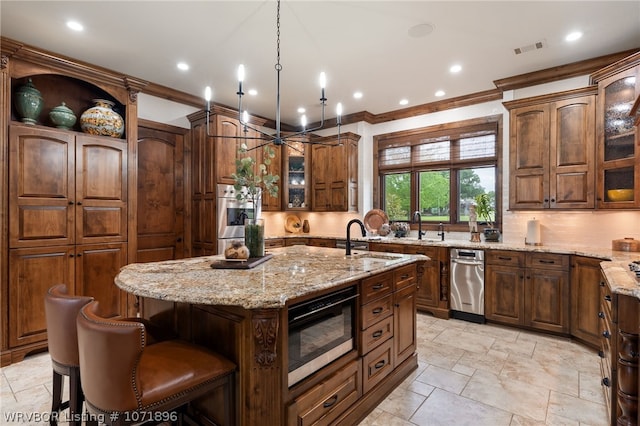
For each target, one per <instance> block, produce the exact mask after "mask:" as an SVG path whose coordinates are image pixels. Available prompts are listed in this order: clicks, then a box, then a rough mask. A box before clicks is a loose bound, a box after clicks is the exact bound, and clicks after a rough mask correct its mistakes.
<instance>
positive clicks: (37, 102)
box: [14, 79, 44, 124]
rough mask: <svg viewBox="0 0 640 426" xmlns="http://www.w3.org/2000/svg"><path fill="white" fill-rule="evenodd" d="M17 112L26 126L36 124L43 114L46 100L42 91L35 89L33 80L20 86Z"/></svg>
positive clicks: (16, 105)
mask: <svg viewBox="0 0 640 426" xmlns="http://www.w3.org/2000/svg"><path fill="white" fill-rule="evenodd" d="M15 96H16V97H15V99H14V100H15V107H16V112H17V113H18V115H19V116H20V118H21V119H22V122H23V123H25V124H36V123H37V121H38V117H39V116H40V113H41V112H42V106H43V105H44V100H43V99H42V95H41V94H40V91H39V90H38V89H36V88H35V86H34V85H33V82H32V81H31V79H29V80H28V81H27V83H26V84H25V85H24V86H20V87H19V88H18V90H17V91H16V95H15Z"/></svg>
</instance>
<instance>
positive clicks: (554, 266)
mask: <svg viewBox="0 0 640 426" xmlns="http://www.w3.org/2000/svg"><path fill="white" fill-rule="evenodd" d="M569 287H570V286H569V256H566V255H560V254H552V253H535V252H534V253H524V252H514V251H504V250H491V251H488V252H487V255H486V272H485V300H486V302H485V317H486V318H487V319H489V320H492V321H496V322H501V323H504V324H510V325H519V326H526V327H531V328H534V329H537V330H541V331H551V332H555V333H561V334H568V333H569V324H570V322H569Z"/></svg>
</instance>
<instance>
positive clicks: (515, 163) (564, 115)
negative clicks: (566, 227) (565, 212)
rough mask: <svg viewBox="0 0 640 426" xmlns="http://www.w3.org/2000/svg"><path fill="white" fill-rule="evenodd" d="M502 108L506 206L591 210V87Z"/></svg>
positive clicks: (593, 93)
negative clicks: (506, 130) (506, 161)
mask: <svg viewBox="0 0 640 426" xmlns="http://www.w3.org/2000/svg"><path fill="white" fill-rule="evenodd" d="M504 105H505V107H507V109H509V110H510V111H509V117H510V119H509V123H510V129H509V131H510V138H509V161H510V170H509V179H510V181H509V182H510V183H509V191H510V193H509V206H510V208H511V209H543V208H552V209H565V208H571V209H580V208H594V206H595V181H594V177H595V105H596V103H595V87H587V88H585V89H576V90H572V91H568V92H563V93H557V94H550V95H544V96H538V97H535V98H529V99H521V100H516V101H510V102H505V103H504Z"/></svg>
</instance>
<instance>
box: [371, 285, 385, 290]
mask: <svg viewBox="0 0 640 426" xmlns="http://www.w3.org/2000/svg"><path fill="white" fill-rule="evenodd" d="M371 288H372V289H373V290H380V289H381V288H384V283H381V284H376V285H374V286H373V287H371Z"/></svg>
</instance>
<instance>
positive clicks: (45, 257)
mask: <svg viewBox="0 0 640 426" xmlns="http://www.w3.org/2000/svg"><path fill="white" fill-rule="evenodd" d="M126 263H127V244H126V243H104V244H85V245H69V246H54V247H34V248H21V249H12V250H10V251H9V295H8V296H9V312H8V314H9V321H8V322H9V336H8V337H9V348H14V349H13V351H12V352H14V353H12V355H11V362H17V361H20V360H22V358H24V356H25V355H26V354H28V353H29V352H30V351H32V350H35V349H39V348H41V347H46V343H47V324H46V319H45V315H44V295H45V294H46V292H47V290H48V289H49V288H51V287H53V286H54V285H56V284H66V285H67V289H68V291H69V293H70V294H78V295H86V296H92V297H94V298H95V299H96V300H98V301H99V302H100V309H101V314H102V315H103V316H107V317H118V316H126V314H127V300H126V293H125V292H123V291H122V290H120V289H118V287H116V285H115V284H114V282H113V280H114V278H115V276H116V275H117V274H118V272H119V271H120V268H121V267H123V266H124V265H126Z"/></svg>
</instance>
